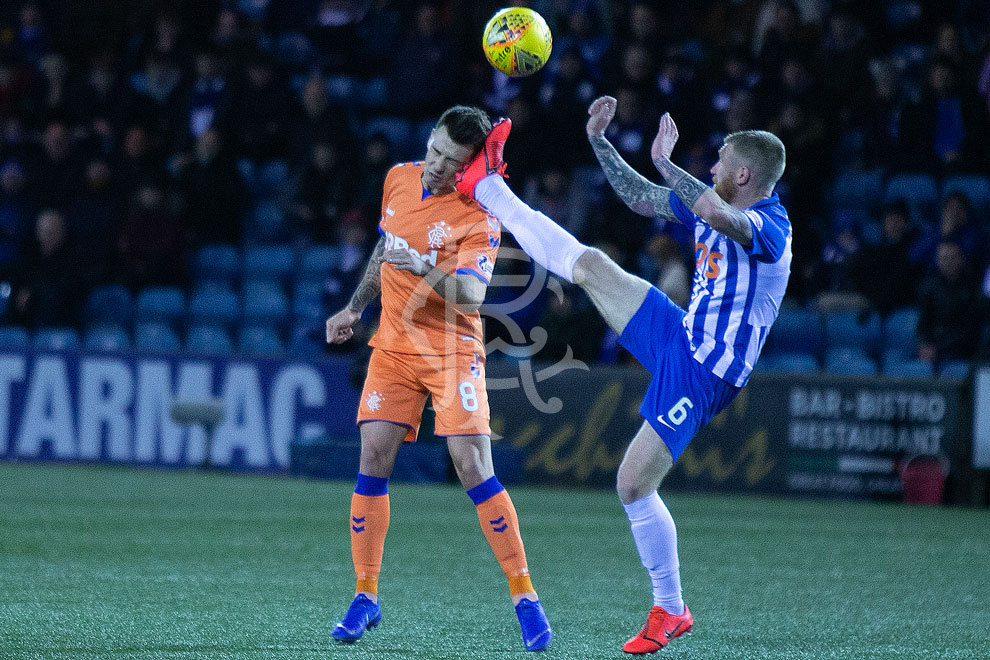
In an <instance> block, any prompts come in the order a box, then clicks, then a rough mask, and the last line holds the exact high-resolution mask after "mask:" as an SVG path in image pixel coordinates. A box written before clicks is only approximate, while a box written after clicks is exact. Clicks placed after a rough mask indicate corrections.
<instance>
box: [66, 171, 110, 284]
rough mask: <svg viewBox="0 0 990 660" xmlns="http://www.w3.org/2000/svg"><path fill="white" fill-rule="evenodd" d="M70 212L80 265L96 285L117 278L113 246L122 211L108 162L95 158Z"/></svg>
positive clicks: (70, 233)
mask: <svg viewBox="0 0 990 660" xmlns="http://www.w3.org/2000/svg"><path fill="white" fill-rule="evenodd" d="M66 208H67V209H68V211H67V219H66V225H67V230H66V233H67V236H68V240H69V242H70V243H71V244H72V246H73V247H74V248H75V249H76V250H77V251H78V254H79V255H80V256H79V259H80V262H84V263H85V267H86V269H87V270H88V271H89V272H90V273H92V275H91V279H92V281H93V283H99V282H104V281H107V280H108V279H109V278H110V277H111V276H112V275H113V274H114V273H113V262H114V253H113V245H114V243H115V241H116V237H117V234H118V232H119V231H120V208H119V207H118V205H117V199H116V197H115V196H114V194H113V181H112V173H111V171H110V166H109V165H108V164H107V162H106V161H105V160H102V159H100V158H95V159H93V160H90V161H89V162H88V163H87V164H86V169H85V175H84V181H83V185H82V188H81V190H80V191H79V192H78V193H77V194H76V195H75V196H74V197H73V198H72V200H71V203H70V204H69V205H68V206H67V207H66Z"/></svg>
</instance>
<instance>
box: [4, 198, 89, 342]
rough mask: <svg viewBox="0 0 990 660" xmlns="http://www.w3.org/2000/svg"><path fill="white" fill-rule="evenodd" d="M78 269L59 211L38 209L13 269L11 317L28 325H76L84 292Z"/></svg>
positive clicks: (77, 261)
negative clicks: (18, 264)
mask: <svg viewBox="0 0 990 660" xmlns="http://www.w3.org/2000/svg"><path fill="white" fill-rule="evenodd" d="M82 272H83V271H82V269H81V268H80V264H79V260H78V254H77V253H76V251H75V250H74V249H73V247H72V246H71V245H70V244H69V242H68V241H67V240H66V235H65V219H64V218H63V216H62V214H61V213H60V212H59V211H57V210H55V209H51V208H47V209H45V210H43V211H41V212H40V213H39V214H38V217H37V219H36V221H35V226H34V236H33V239H32V240H31V242H30V244H29V245H28V249H27V251H26V253H25V254H24V256H23V258H22V260H21V263H20V266H18V268H17V274H16V277H15V280H14V287H13V289H14V290H13V295H12V296H11V298H12V300H13V310H12V320H13V321H14V322H15V323H19V324H21V325H25V326H27V327H29V328H39V327H44V326H73V325H77V324H78V322H79V304H80V300H81V299H82V296H83V292H84V291H85V284H84V277H83V276H81V273H82Z"/></svg>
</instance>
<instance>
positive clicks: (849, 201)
mask: <svg viewBox="0 0 990 660" xmlns="http://www.w3.org/2000/svg"><path fill="white" fill-rule="evenodd" d="M882 201H883V170H879V169H876V170H867V171H865V172H846V173H844V174H840V175H839V176H838V178H836V180H835V185H834V186H832V207H833V208H854V209H875V208H878V207H879V206H880V204H881V202H882Z"/></svg>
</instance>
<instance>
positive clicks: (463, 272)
mask: <svg viewBox="0 0 990 660" xmlns="http://www.w3.org/2000/svg"><path fill="white" fill-rule="evenodd" d="M454 273H456V274H457V275H474V276H475V277H477V278H478V279H479V280H481V281H482V282H484V283H485V284H486V285H487V284H491V282H489V281H488V280H487V279H486V278H485V276H484V275H482V274H481V273H479V272H478V271H476V270H474V269H473V268H458V269H457V270H455V271H454Z"/></svg>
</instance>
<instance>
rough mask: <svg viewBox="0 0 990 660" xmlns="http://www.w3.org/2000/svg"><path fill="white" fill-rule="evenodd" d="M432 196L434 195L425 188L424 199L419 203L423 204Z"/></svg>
mask: <svg viewBox="0 0 990 660" xmlns="http://www.w3.org/2000/svg"><path fill="white" fill-rule="evenodd" d="M432 195H433V193H431V192H430V191H429V190H427V189H426V188H423V197H422V198H421V199H420V200H419V201H421V202H422V201H424V200H426V198H427V197H431V196H432Z"/></svg>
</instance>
